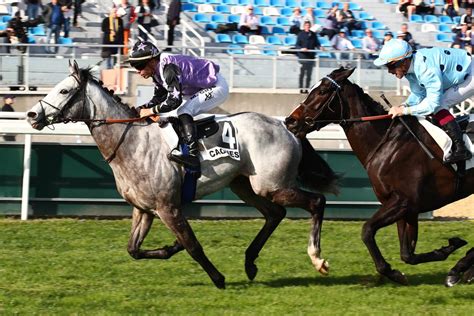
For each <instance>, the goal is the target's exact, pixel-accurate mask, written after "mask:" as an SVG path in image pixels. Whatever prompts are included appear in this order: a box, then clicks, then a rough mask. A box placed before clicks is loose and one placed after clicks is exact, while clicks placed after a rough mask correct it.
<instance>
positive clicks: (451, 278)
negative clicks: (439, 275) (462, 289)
mask: <svg viewBox="0 0 474 316" xmlns="http://www.w3.org/2000/svg"><path fill="white" fill-rule="evenodd" d="M459 281H461V275H460V274H459V273H454V272H450V273H449V274H448V276H447V277H446V280H445V281H444V285H446V286H447V287H453V286H455V285H456V284H458V283H459Z"/></svg>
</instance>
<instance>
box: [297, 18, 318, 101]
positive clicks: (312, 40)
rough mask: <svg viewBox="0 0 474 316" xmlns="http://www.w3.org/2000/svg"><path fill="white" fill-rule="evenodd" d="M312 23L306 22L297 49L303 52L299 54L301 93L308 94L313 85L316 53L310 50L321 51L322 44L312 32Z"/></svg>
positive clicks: (298, 39)
mask: <svg viewBox="0 0 474 316" xmlns="http://www.w3.org/2000/svg"><path fill="white" fill-rule="evenodd" d="M310 27H311V22H309V21H305V22H304V24H303V30H302V31H301V32H300V33H299V34H298V37H297V39H296V48H297V49H300V50H301V51H300V52H298V61H299V63H300V64H301V69H300V78H299V79H300V80H299V87H300V89H301V90H300V92H301V93H308V88H309V85H310V83H311V75H312V73H313V68H314V57H315V56H316V52H309V51H308V50H314V49H320V48H321V44H320V43H319V39H318V37H317V36H316V33H314V32H313V31H311V30H310ZM305 75H306V82H305V83H306V84H305V85H304V88H306V89H303V81H304V77H305Z"/></svg>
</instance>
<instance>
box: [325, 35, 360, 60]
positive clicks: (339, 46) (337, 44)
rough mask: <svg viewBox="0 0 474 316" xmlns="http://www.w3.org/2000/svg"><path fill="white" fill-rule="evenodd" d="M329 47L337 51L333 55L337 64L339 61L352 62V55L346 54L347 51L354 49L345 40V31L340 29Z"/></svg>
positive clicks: (346, 39) (348, 41)
mask: <svg viewBox="0 0 474 316" xmlns="http://www.w3.org/2000/svg"><path fill="white" fill-rule="evenodd" d="M331 45H332V47H333V48H334V49H335V50H337V51H338V52H337V53H334V55H336V59H337V61H338V62H340V60H341V59H349V60H352V53H347V51H351V50H354V49H355V47H354V45H352V42H351V41H350V40H349V39H348V38H347V29H345V28H342V29H340V30H339V34H338V35H336V36H334V37H333V38H332V40H331ZM341 52H344V53H341Z"/></svg>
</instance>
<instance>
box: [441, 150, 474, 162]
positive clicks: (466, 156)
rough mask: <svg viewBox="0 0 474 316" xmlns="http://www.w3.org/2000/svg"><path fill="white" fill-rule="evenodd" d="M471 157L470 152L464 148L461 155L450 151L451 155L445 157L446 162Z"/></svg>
mask: <svg viewBox="0 0 474 316" xmlns="http://www.w3.org/2000/svg"><path fill="white" fill-rule="evenodd" d="M471 158H472V153H471V152H470V151H469V150H467V149H465V150H464V152H463V153H461V155H459V153H458V154H457V155H454V153H451V155H450V156H449V157H448V159H446V163H457V162H461V161H465V160H470V159H471Z"/></svg>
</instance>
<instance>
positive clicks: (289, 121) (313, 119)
mask: <svg viewBox="0 0 474 316" xmlns="http://www.w3.org/2000/svg"><path fill="white" fill-rule="evenodd" d="M354 70H355V68H351V69H345V68H343V67H341V68H339V69H336V70H334V71H333V72H332V73H331V74H329V75H328V76H326V77H324V78H323V79H322V80H321V81H320V82H319V85H315V86H313V87H312V88H311V91H310V92H309V94H308V96H307V97H306V99H305V100H304V101H303V102H301V103H300V104H299V105H298V107H297V108H296V109H295V110H293V112H291V114H290V115H289V116H288V117H287V118H286V119H285V124H286V127H287V128H288V130H290V131H291V132H292V133H293V134H295V135H296V136H298V137H305V136H306V134H308V133H310V132H312V131H314V130H319V129H321V128H323V127H324V126H326V125H327V124H329V122H324V121H330V120H338V119H342V118H344V117H343V115H344V113H343V108H342V104H341V100H340V97H339V92H340V90H341V89H342V88H343V86H342V82H343V81H344V80H346V79H347V78H348V77H349V76H350V75H351V74H352V73H353V72H354ZM318 121H320V122H318Z"/></svg>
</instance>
